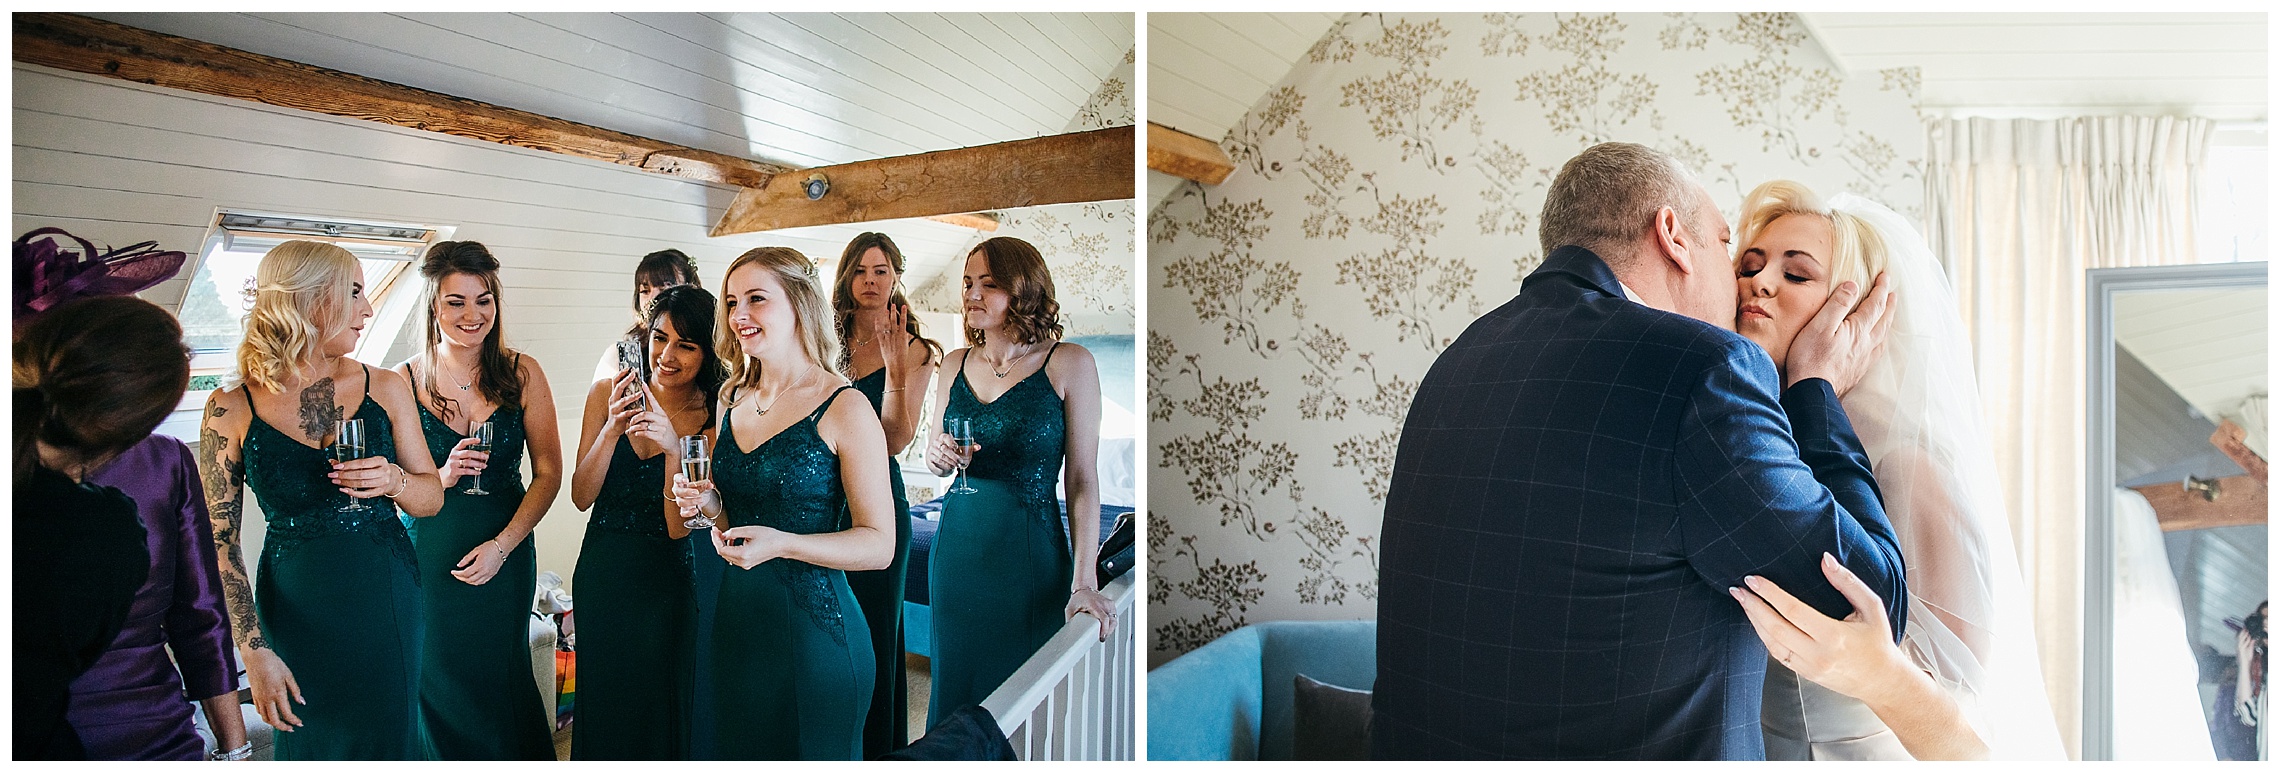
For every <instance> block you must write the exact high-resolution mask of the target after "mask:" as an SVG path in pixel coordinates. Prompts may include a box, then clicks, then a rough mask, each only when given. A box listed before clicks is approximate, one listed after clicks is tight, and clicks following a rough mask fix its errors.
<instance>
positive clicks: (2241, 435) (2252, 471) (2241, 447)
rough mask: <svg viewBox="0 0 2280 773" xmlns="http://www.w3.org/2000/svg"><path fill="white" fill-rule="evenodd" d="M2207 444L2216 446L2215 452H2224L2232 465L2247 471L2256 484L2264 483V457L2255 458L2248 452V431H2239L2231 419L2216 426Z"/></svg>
mask: <svg viewBox="0 0 2280 773" xmlns="http://www.w3.org/2000/svg"><path fill="white" fill-rule="evenodd" d="M2209 443H2210V444H2211V445H2214V446H2216V447H2217V450H2219V451H2223V452H2225V456H2227V457H2229V458H2231V459H2232V460H2233V464H2237V465H2240V468H2241V469H2242V470H2246V471H2248V475H2249V477H2252V478H2255V479H2256V482H2258V483H2264V482H2266V481H2265V474H2266V473H2265V470H2266V467H2265V464H2264V457H2261V456H2257V455H2256V452H2255V451H2252V450H2249V447H2248V430H2245V429H2241V428H2240V425H2238V424H2234V423H2233V420H2231V419H2225V420H2224V423H2223V424H2219V425H2217V431H2216V432H2213V433H2210V435H2209Z"/></svg>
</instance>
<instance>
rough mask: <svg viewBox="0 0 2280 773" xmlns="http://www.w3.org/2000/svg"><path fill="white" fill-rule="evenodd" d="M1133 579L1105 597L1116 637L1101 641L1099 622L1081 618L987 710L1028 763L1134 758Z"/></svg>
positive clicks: (995, 695) (986, 704)
mask: <svg viewBox="0 0 2280 773" xmlns="http://www.w3.org/2000/svg"><path fill="white" fill-rule="evenodd" d="M1132 583H1133V574H1132V573H1126V574H1125V575H1124V576H1123V577H1119V578H1116V580H1115V581H1114V582H1111V583H1109V584H1108V587H1106V588H1102V589H1101V593H1103V594H1105V595H1107V596H1108V601H1109V603H1110V604H1111V605H1112V606H1113V608H1114V609H1115V610H1116V632H1115V633H1113V634H1110V635H1109V637H1108V641H1105V642H1104V641H1101V640H1100V622H1099V621H1097V620H1094V619H1093V618H1092V616H1091V615H1078V616H1076V617H1075V618H1073V619H1071V620H1070V621H1069V624H1068V625H1065V626H1062V627H1061V631H1060V632H1059V633H1056V634H1054V635H1053V638H1052V640H1050V641H1047V642H1046V643H1045V646H1044V647H1043V648H1041V649H1039V650H1037V654H1035V655H1031V656H1030V657H1029V660H1028V662H1025V663H1022V664H1021V669H1020V670H1018V671H1015V672H1013V676H1010V677H1007V678H1006V680H1005V684H1002V685H999V686H998V688H997V690H996V691H995V692H992V693H990V697H988V698H986V699H983V701H982V708H984V709H986V710H988V711H989V712H990V716H991V717H994V718H996V719H997V723H998V727H999V729H1001V730H1004V731H1005V737H1006V741H1007V742H1008V743H1010V744H1012V745H1013V753H1014V756H1017V757H1020V758H1021V759H1025V760H1129V759H1133V758H1134V754H1133V751H1134V749H1133V746H1134V737H1133V719H1134V713H1133V709H1132V704H1133V703H1134V702H1136V694H1135V692H1134V678H1133V670H1134V669H1133V667H1134V665H1135V661H1134V659H1133V658H1134V655H1135V652H1136V651H1135V649H1134V647H1135V638H1134V636H1133V631H1132V629H1133V620H1132V598H1133V595H1134V591H1133V584H1132Z"/></svg>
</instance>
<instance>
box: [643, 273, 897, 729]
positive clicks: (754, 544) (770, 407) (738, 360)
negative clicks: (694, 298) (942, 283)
mask: <svg viewBox="0 0 2280 773" xmlns="http://www.w3.org/2000/svg"><path fill="white" fill-rule="evenodd" d="M814 272H815V269H814V266H813V264H811V263H809V262H808V259H807V257H806V256H803V255H801V254H800V253H799V252H797V251H795V250H791V249H788V248H783V247H762V248H759V249H755V250H752V251H750V252H747V253H745V254H744V255H743V256H741V257H738V258H737V259H736V262H734V263H732V264H730V265H729V270H728V277H727V281H725V282H723V283H722V306H723V307H722V314H721V316H722V318H723V322H724V327H725V328H726V329H725V330H723V331H722V334H721V336H720V342H719V346H718V348H719V350H720V352H721V354H722V357H723V359H727V360H728V361H729V362H730V368H729V390H728V395H727V398H726V399H725V400H723V401H722V405H723V406H724V407H723V408H722V409H721V414H722V416H721V428H720V442H719V443H718V445H717V446H716V447H715V448H714V450H713V476H712V479H711V480H710V481H697V482H691V481H690V480H689V479H688V478H686V477H685V476H681V475H679V474H676V475H675V476H674V498H675V500H676V501H677V502H678V504H679V505H680V509H681V512H682V513H683V514H684V515H687V516H695V515H699V514H702V515H703V516H705V517H706V518H710V519H713V520H714V521H715V523H716V524H717V525H716V527H715V528H714V529H712V530H711V535H710V539H711V541H712V542H713V544H714V547H715V549H717V550H718V551H719V552H720V555H721V557H722V558H725V559H727V560H728V562H729V564H730V567H731V568H729V569H728V570H727V572H726V573H725V574H723V576H722V577H721V581H720V585H719V587H718V588H717V591H716V592H717V593H718V594H719V602H718V610H719V612H718V613H717V614H718V616H717V617H716V619H715V620H714V621H713V636H712V641H711V642H710V646H711V648H712V650H713V679H714V680H715V685H714V691H713V695H714V700H715V701H717V703H718V706H717V707H716V710H717V711H718V716H719V721H720V725H719V729H718V732H719V736H718V743H717V746H716V749H715V753H716V754H717V755H718V756H719V757H720V758H722V759H801V760H852V759H859V758H861V756H862V753H863V721H864V716H865V715H866V714H867V713H868V711H869V708H870V705H871V692H872V688H873V683H874V682H875V681H876V675H875V674H874V673H873V664H872V660H871V632H870V627H869V626H868V625H866V624H865V623H864V620H863V612H862V609H861V608H860V607H859V606H857V605H856V603H855V594H854V591H852V590H851V589H850V588H849V587H848V585H847V576H846V574H845V573H846V572H848V571H875V570H878V569H884V568H886V567H887V565H888V564H889V563H890V562H891V561H892V560H893V551H894V523H893V520H892V519H893V517H894V516H893V514H892V512H890V508H892V507H893V497H892V495H890V494H889V493H888V491H887V464H886V459H887V448H886V441H885V434H884V432H883V431H881V430H880V428H879V417H878V414H877V413H874V412H873V411H872V410H871V408H870V406H868V405H866V404H864V402H863V400H862V398H861V396H860V395H852V396H850V395H847V394H846V393H849V392H853V391H854V389H853V388H852V387H850V386H849V385H848V384H847V382H846V380H845V379H842V378H840V377H839V375H838V374H837V373H836V372H834V371H833V370H832V368H831V365H830V364H829V363H830V362H831V357H832V355H831V348H832V345H833V344H832V340H831V339H832V335H831V328H830V327H829V325H830V322H829V316H828V315H829V308H828V306H827V305H826V302H825V300H824V297H823V294H822V293H821V292H820V291H819V289H818V287H817V285H818V282H817V280H816V276H815V273H814ZM740 438H748V439H750V441H751V442H750V443H749V444H748V443H746V442H745V441H744V440H740ZM714 485H718V486H719V489H718V490H717V491H715V490H714V488H713V487H714ZM843 511H844V512H845V513H846V515H844V516H843V515H842V512H843ZM843 518H844V519H846V520H847V521H849V522H850V523H849V525H845V526H842V519H843Z"/></svg>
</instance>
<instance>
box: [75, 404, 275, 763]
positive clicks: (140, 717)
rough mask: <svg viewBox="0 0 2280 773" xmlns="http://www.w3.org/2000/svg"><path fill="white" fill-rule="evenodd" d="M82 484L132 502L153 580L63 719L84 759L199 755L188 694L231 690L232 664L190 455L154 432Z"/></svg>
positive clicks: (202, 498)
mask: <svg viewBox="0 0 2280 773" xmlns="http://www.w3.org/2000/svg"><path fill="white" fill-rule="evenodd" d="M88 482H90V483H96V484H100V485H104V486H110V487H113V488H116V489H118V490H120V491H124V492H126V494H127V496H128V497H131V498H133V499H134V500H135V512H136V513H137V514H138V515H140V516H142V521H143V529H144V531H145V532H146V533H147V534H148V537H149V540H150V543H149V547H150V579H149V580H147V581H145V582H144V583H143V586H142V589H141V590H139V591H137V592H136V593H135V602H134V606H133V607H132V608H131V609H130V610H129V611H128V613H127V622H126V624H125V625H124V626H123V627H121V628H120V629H119V637H118V638H117V639H116V640H113V641H112V642H111V649H110V651H108V652H105V653H103V657H102V658H100V659H98V660H96V661H95V665H94V666H93V667H90V668H88V669H87V672H86V673H84V674H81V675H80V677H79V679H78V680H76V681H73V682H72V683H71V708H70V711H69V713H68V714H67V718H68V720H69V721H70V722H71V727H72V729H74V730H77V731H78V732H79V739H80V742H81V743H83V744H84V745H85V746H86V747H87V758H88V759H91V760H198V759H204V758H205V754H206V747H205V742H204V741H202V740H200V739H199V738H198V735H197V733H195V732H194V731H192V730H191V725H190V713H191V711H192V710H193V708H194V707H193V706H192V704H191V701H192V700H193V699H197V698H208V697H212V696H216V695H221V694H224V693H230V692H234V691H236V690H237V673H238V663H237V650H236V648H235V645H234V644H233V643H232V642H231V640H230V627H229V613H228V610H227V608H225V607H224V606H223V602H222V581H221V573H220V571H219V570H217V569H216V568H215V562H214V529H213V525H212V524H211V523H210V522H208V521H207V520H206V494H205V486H204V485H203V484H201V483H200V481H199V478H198V464H197V461H196V460H195V459H194V458H192V457H191V455H190V448H189V447H188V446H185V445H183V444H182V441H179V440H175V439H174V438H171V437H167V436H165V435H155V434H154V435H151V436H150V437H148V438H145V439H144V440H143V441H142V442H141V443H139V444H136V445H135V446H134V447H133V448H130V449H128V450H127V452H126V453H125V454H122V455H120V457H119V458H118V459H117V460H114V461H112V462H111V463H110V464H108V465H105V466H104V467H103V469H102V471H100V472H97V473H95V474H94V475H93V476H90V477H89V478H88ZM169 648H171V649H172V650H173V658H172V659H169V658H168V657H167V651H168V649H169ZM178 667H179V672H178V671H177V668H178ZM186 688H187V692H185V689H186Z"/></svg>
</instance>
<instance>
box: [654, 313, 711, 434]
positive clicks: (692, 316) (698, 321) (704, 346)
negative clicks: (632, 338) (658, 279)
mask: <svg viewBox="0 0 2280 773" xmlns="http://www.w3.org/2000/svg"><path fill="white" fill-rule="evenodd" d="M718 303H719V300H718V299H715V298H714V297H713V294H712V293H708V292H705V289H704V288H702V287H698V286H696V285H693V284H685V285H674V286H672V287H667V288H665V289H663V290H659V291H658V292H657V297H656V298H652V299H650V301H649V318H648V319H647V320H644V321H643V322H642V328H643V329H644V330H648V331H655V330H656V329H657V323H658V321H659V320H671V321H672V322H673V332H674V333H677V334H679V335H680V336H681V340H684V341H690V342H694V343H695V344H696V345H697V348H698V349H701V350H703V351H704V353H705V354H704V357H705V359H704V362H703V364H701V365H698V366H697V383H696V388H697V391H699V392H703V393H704V396H705V426H707V427H710V426H712V424H713V422H714V421H715V420H716V419H718V418H719V417H718V416H716V415H714V413H715V411H716V410H717V409H718V407H719V402H720V385H721V384H725V383H728V363H725V362H722V361H721V359H720V351H719V350H718V349H715V348H714V347H713V335H714V333H713V324H714V319H713V318H714V316H715V314H714V309H715V308H716V307H717V304H718ZM642 347H643V351H647V350H648V341H647V340H644V341H643V342H642Z"/></svg>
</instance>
